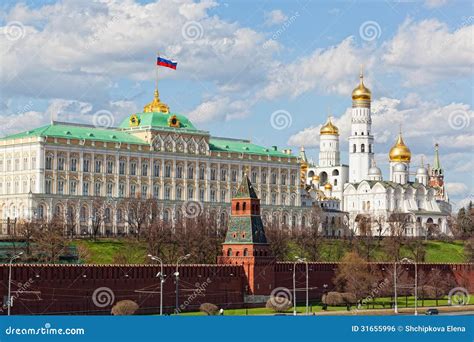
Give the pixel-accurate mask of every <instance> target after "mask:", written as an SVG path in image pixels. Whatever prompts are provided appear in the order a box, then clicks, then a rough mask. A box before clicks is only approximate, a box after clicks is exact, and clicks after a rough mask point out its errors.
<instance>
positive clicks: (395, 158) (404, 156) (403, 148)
mask: <svg viewBox="0 0 474 342" xmlns="http://www.w3.org/2000/svg"><path fill="white" fill-rule="evenodd" d="M389 158H390V161H391V162H410V160H411V152H410V149H409V148H408V146H407V145H405V143H404V142H403V138H402V133H399V134H398V139H397V142H396V143H395V145H393V147H392V148H391V149H390V153H389Z"/></svg>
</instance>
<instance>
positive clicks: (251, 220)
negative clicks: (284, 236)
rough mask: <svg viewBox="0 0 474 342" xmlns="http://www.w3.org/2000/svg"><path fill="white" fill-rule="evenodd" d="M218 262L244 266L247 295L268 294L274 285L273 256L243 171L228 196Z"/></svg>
mask: <svg viewBox="0 0 474 342" xmlns="http://www.w3.org/2000/svg"><path fill="white" fill-rule="evenodd" d="M218 263H220V264H234V265H242V266H243V267H244V270H245V274H246V276H247V294H248V295H268V294H270V292H271V291H272V290H273V288H274V287H275V282H274V266H275V258H274V257H273V256H272V255H271V252H270V247H269V244H268V243H267V238H266V236H265V229H264V228H263V222H262V218H261V216H260V199H259V198H258V197H257V194H256V193H255V190H254V188H253V186H252V183H251V182H250V179H249V178H248V176H247V174H244V176H243V177H242V183H241V184H240V186H239V188H238V189H237V193H236V194H235V195H234V196H233V198H232V205H231V215H230V219H229V225H228V229H227V234H226V238H225V242H224V243H223V244H222V256H220V257H219V258H218Z"/></svg>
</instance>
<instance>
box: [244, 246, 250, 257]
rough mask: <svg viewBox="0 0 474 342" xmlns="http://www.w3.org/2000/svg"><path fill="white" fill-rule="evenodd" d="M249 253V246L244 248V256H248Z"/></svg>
mask: <svg viewBox="0 0 474 342" xmlns="http://www.w3.org/2000/svg"><path fill="white" fill-rule="evenodd" d="M248 254H249V250H248V249H247V248H244V256H247V255H248Z"/></svg>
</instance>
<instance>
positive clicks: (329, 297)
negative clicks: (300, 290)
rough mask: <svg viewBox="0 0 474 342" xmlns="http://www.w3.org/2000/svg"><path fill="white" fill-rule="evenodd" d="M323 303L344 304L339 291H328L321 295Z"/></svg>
mask: <svg viewBox="0 0 474 342" xmlns="http://www.w3.org/2000/svg"><path fill="white" fill-rule="evenodd" d="M322 300H323V303H324V304H327V305H331V306H336V305H342V304H344V303H345V302H344V298H343V297H342V294H341V293H339V292H328V293H327V294H325V295H324V296H323V299H322Z"/></svg>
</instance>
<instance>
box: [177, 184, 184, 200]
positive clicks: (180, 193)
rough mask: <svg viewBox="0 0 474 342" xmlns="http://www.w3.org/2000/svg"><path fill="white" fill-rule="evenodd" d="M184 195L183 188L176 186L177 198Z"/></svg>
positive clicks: (179, 198)
mask: <svg viewBox="0 0 474 342" xmlns="http://www.w3.org/2000/svg"><path fill="white" fill-rule="evenodd" d="M182 197H183V188H181V187H180V186H178V187H176V199H177V200H181V198H182Z"/></svg>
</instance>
